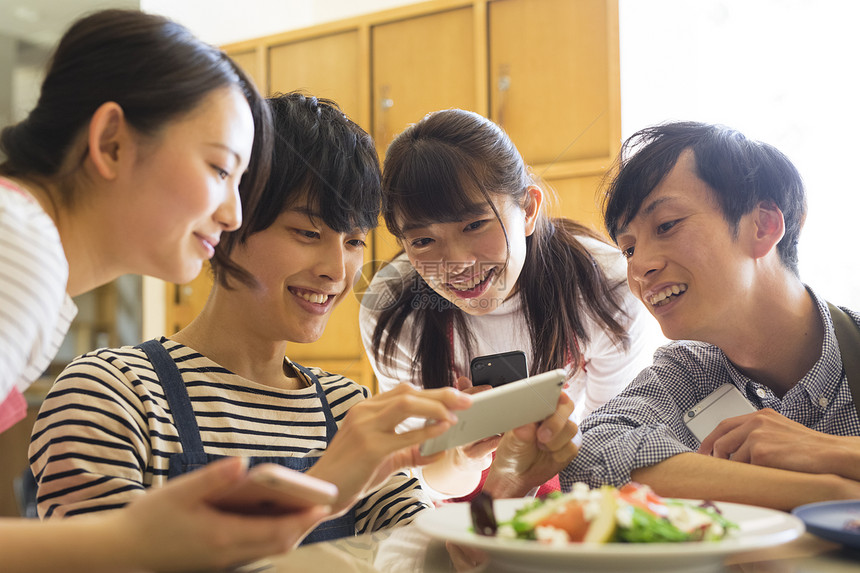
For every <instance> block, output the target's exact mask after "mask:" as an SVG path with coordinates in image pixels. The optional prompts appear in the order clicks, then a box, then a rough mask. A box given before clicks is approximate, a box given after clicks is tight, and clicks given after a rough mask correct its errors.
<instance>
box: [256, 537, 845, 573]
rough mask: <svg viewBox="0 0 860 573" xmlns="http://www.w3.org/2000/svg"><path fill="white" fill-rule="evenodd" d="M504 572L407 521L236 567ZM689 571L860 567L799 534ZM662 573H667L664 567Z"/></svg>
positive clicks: (820, 572)
mask: <svg viewBox="0 0 860 573" xmlns="http://www.w3.org/2000/svg"><path fill="white" fill-rule="evenodd" d="M476 557H477V556H476ZM477 558H479V559H480V558H481V557H477ZM570 565H571V567H570V568H566V569H565V570H568V571H573V570H576V571H577V573H587V572H585V571H583V570H582V569H581V568H575V569H574V567H575V563H571V564H570ZM503 570H504V571H523V569H522V568H517V569H514V568H511V567H510V566H506V565H505V563H502V562H496V561H491V560H489V558H487V557H486V556H484V557H483V561H482V562H481V563H480V564H478V565H477V566H470V565H464V564H462V563H460V564H458V566H455V565H454V563H453V562H452V560H451V557H450V555H449V552H448V550H447V549H446V548H445V545H444V543H442V542H440V541H437V540H434V539H432V538H430V537H428V536H427V535H426V534H424V533H423V532H421V531H419V530H418V529H417V528H416V527H415V526H414V525H407V526H404V527H400V528H396V529H392V530H389V531H386V532H380V533H375V534H370V535H360V536H357V537H352V538H347V539H339V540H337V541H331V542H325V543H316V544H312V545H307V546H303V547H300V548H298V549H296V550H294V551H292V552H290V553H287V554H284V555H279V556H276V557H272V558H270V559H266V560H263V561H259V562H256V563H253V564H250V565H247V566H245V567H242V568H241V569H240V570H239V571H241V573H268V572H279V571H284V572H286V571H335V572H338V573H341V572H356V573H365V572H368V573H372V572H380V573H397V572H404V573H406V572H410V573H413V572H414V573H422V572H423V573H450V572H469V573H490V572H496V571H503ZM529 570H530V571H532V570H533V571H550V570H551V569H529ZM694 570H695V571H696V573H699V572H703V571H709V572H714V573H842V572H845V573H847V572H849V571H850V572H852V573H857V572H858V571H860V551H857V550H852V549H848V548H843V547H842V546H841V545H838V544H836V543H832V542H829V541H825V540H823V539H821V538H818V537H816V536H814V535H812V534H810V533H804V534H803V535H802V536H801V537H800V538H798V539H796V540H794V541H792V542H790V543H786V544H783V545H779V546H775V547H770V548H767V549H760V550H756V551H748V552H744V553H738V554H735V555H731V556H729V557H728V558H727V559H725V560H724V561H723V563H722V564H717V565H713V566H711V565H709V566H708V567H706V568H705V569H702V568H701V566H700V567H699V568H696V569H694ZM607 571H609V569H607ZM616 571H618V570H616ZM689 571H693V569H691V570H689ZM661 573H668V572H667V571H665V570H664V571H661Z"/></svg>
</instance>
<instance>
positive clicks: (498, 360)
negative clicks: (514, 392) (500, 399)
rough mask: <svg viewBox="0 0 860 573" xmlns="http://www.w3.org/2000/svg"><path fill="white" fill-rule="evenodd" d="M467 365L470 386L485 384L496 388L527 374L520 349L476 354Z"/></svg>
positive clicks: (523, 353)
mask: <svg viewBox="0 0 860 573" xmlns="http://www.w3.org/2000/svg"><path fill="white" fill-rule="evenodd" d="M469 366H470V367H469V370H470V372H471V376H472V386H481V385H484V384H486V385H489V386H492V387H493V388H496V387H498V386H503V385H504V384H507V383H508V382H513V381H514V380H522V379H523V378H527V377H528V375H529V369H528V365H527V364H526V353H525V352H523V351H522V350H514V351H512V352H502V353H500V354H490V355H488V356H478V357H477V358H473V359H472V361H471V363H470V364H469Z"/></svg>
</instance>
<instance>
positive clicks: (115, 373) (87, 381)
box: [30, 339, 428, 532]
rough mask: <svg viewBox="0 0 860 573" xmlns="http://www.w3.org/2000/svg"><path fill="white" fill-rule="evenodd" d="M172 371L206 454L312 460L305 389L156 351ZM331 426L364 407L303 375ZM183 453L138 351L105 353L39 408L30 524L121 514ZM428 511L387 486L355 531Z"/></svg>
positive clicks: (368, 504)
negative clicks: (34, 519) (34, 514)
mask: <svg viewBox="0 0 860 573" xmlns="http://www.w3.org/2000/svg"><path fill="white" fill-rule="evenodd" d="M162 344H164V346H165V348H166V349H167V350H168V352H170V355H171V357H172V358H173V360H174V361H175V362H176V364H177V366H178V367H179V371H180V374H181V376H182V379H183V382H184V383H185V387H186V389H187V391H188V395H189V399H190V401H191V404H192V408H193V409H194V414H195V417H196V419H197V423H198V425H199V427H200V435H201V439H202V441H203V447H204V450H205V451H206V453H209V454H213V455H219V456H245V457H252V456H253V457H258V458H270V457H319V456H321V455H323V453H324V452H325V447H326V441H325V440H326V421H325V415H324V413H323V410H322V408H320V402H319V399H318V397H317V394H316V392H315V391H314V389H313V388H312V387H311V388H301V389H296V390H286V389H277V388H272V387H269V386H264V385H260V384H256V383H254V382H253V381H251V380H247V379H245V378H242V377H241V376H238V375H236V374H233V373H232V372H230V371H229V370H227V369H225V368H223V367H221V366H220V365H218V364H216V363H214V362H212V361H211V360H209V359H208V358H206V357H205V356H202V355H201V354H199V353H197V352H195V351H194V350H192V349H190V348H188V347H185V346H183V345H181V344H177V343H175V342H173V341H170V340H167V339H162ZM311 370H312V371H313V372H314V373H315V374H316V375H317V376H318V377H319V379H320V384H321V385H322V387H323V391H324V392H325V396H326V400H327V402H328V403H329V406H330V407H331V411H332V415H333V416H334V419H335V422H336V423H338V424H340V423H341V422H342V420H343V418H344V417H345V416H346V415H347V414H348V411H349V409H350V408H351V407H352V406H354V405H355V404H357V403H358V402H359V401H361V400H363V399H365V398H367V397H368V395H369V392H368V390H367V388H365V387H363V386H360V385H359V384H356V383H355V382H353V381H352V380H349V379H347V378H344V377H343V376H338V375H333V374H329V373H327V372H323V371H322V370H319V369H316V368H312V369H311ZM181 451H182V446H181V443H180V439H179V432H178V430H177V428H176V425H175V423H174V419H173V412H172V411H171V410H170V407H169V404H168V403H167V401H166V398H165V396H164V392H163V390H162V388H161V386H160V384H159V383H158V381H157V377H156V375H155V373H154V371H153V370H152V366H151V364H150V363H149V362H148V361H147V360H146V357H145V355H144V354H143V352H142V351H141V350H139V349H137V348H129V347H126V348H120V349H113V350H110V349H102V350H98V351H95V352H92V353H89V354H86V355H84V356H81V357H79V358H78V359H76V360H75V361H74V362H73V363H72V364H71V365H69V366H68V367H67V368H66V370H65V371H64V372H63V373H62V375H61V376H60V378H58V379H57V381H56V383H55V384H54V386H53V388H52V389H51V391H50V392H49V394H48V397H47V398H46V400H45V402H44V403H43V406H42V410H41V411H40V413H39V416H38V419H37V421H36V424H35V427H34V431H33V435H32V440H31V443H30V464H31V468H32V470H33V473H34V475H35V476H36V478H37V482H38V505H39V514H40V515H41V516H43V517H58V516H67V517H71V516H75V515H81V514H86V513H90V512H93V511H102V510H106V509H112V508H115V507H119V506H121V505H124V504H125V503H128V502H129V501H131V499H133V497H134V496H136V495H139V494H140V493H141V492H143V491H144V489H145V488H148V487H161V486H163V485H164V484H165V482H166V481H167V477H168V468H169V461H170V458H171V456H173V455H175V454H177V453H180V452H181ZM427 506H428V500H427V499H426V497H424V495H423V492H422V491H421V490H420V488H418V486H417V484H416V483H415V480H414V479H411V478H407V476H405V475H403V474H395V475H393V476H392V477H391V478H390V479H389V480H388V481H387V482H386V483H384V484H383V485H382V486H381V487H380V488H379V489H378V490H376V491H374V492H373V493H371V494H370V495H369V496H367V497H366V498H365V499H362V500H361V501H360V502H359V503H358V505H357V506H356V514H357V517H358V519H357V521H356V531H357V532H364V531H375V530H377V529H382V528H386V527H391V526H393V525H395V524H401V523H406V522H408V521H409V520H411V519H412V517H413V516H414V515H415V513H416V512H418V511H420V510H422V509H424V508H425V507H427Z"/></svg>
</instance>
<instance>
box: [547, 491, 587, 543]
mask: <svg viewBox="0 0 860 573" xmlns="http://www.w3.org/2000/svg"><path fill="white" fill-rule="evenodd" d="M535 526H536V527H541V526H544V527H547V526H548V527H555V528H556V529H561V530H562V531H565V532H566V533H567V536H568V537H569V538H570V540H571V541H582V540H583V539H584V538H585V534H586V532H588V522H587V521H586V520H585V514H584V513H583V511H582V505H581V504H580V503H579V502H577V501H570V502H568V503H567V504H565V506H564V508H562V509H561V511H557V512H555V513H553V514H552V515H550V516H548V517H545V518H544V519H542V520H541V521H539V522H538V523H536V524H535Z"/></svg>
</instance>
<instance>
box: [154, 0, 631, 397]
mask: <svg viewBox="0 0 860 573" xmlns="http://www.w3.org/2000/svg"><path fill="white" fill-rule="evenodd" d="M224 49H225V50H226V51H227V53H229V54H231V56H233V57H234V58H235V59H236V61H237V62H238V63H239V65H241V66H242V67H243V68H244V69H246V70H247V71H248V72H249V73H250V74H251V76H252V77H253V78H254V80H255V81H256V82H257V84H258V85H259V86H260V88H261V91H263V92H265V93H268V94H271V93H274V92H286V91H291V90H294V89H304V90H306V91H308V92H309V93H311V94H313V95H317V96H321V97H327V98H330V99H334V100H335V101H337V102H338V103H339V104H340V105H341V107H342V108H343V109H344V111H345V112H346V113H347V114H348V115H349V116H350V117H351V118H352V119H353V120H354V121H356V122H357V123H358V124H359V125H361V126H363V127H364V128H365V129H366V130H368V132H369V133H370V134H371V135H373V137H374V138H375V140H376V143H377V149H378V151H379V155H380V158H384V155H385V149H386V147H387V146H388V144H389V143H390V142H391V139H392V138H393V137H394V136H395V135H397V134H398V133H399V132H400V131H402V130H403V129H404V128H405V127H406V126H407V125H409V124H410V123H414V122H415V121H418V120H419V119H421V118H422V117H423V116H424V115H425V114H427V113H429V112H431V111H436V110H439V109H445V108H450V107H460V108H465V109H470V110H472V111H475V112H478V113H480V114H482V115H485V116H487V117H490V118H491V119H493V120H494V121H496V122H497V123H499V124H500V125H501V126H502V127H504V128H505V130H506V131H507V132H508V133H509V134H510V135H511V138H512V139H513V141H514V143H515V144H516V145H517V147H518V148H519V149H520V151H521V152H522V154H523V156H524V158H525V160H526V162H527V163H528V164H529V165H530V166H531V167H532V170H533V172H534V173H535V174H536V175H539V176H540V177H541V178H542V179H543V180H545V181H546V182H547V183H548V184H549V185H550V186H551V187H552V188H553V189H554V190H555V191H556V193H557V195H558V202H557V204H556V205H555V206H554V208H553V209H552V213H553V214H555V215H560V216H566V217H571V218H574V219H577V220H579V221H582V222H584V223H586V224H588V225H590V226H592V227H593V228H595V229H597V230H601V229H602V226H601V225H600V223H599V221H600V219H599V213H600V212H599V205H598V202H597V195H596V194H597V190H598V185H599V183H600V181H601V179H602V177H603V174H604V173H605V171H606V169H607V168H608V167H609V165H611V163H612V161H613V160H614V157H615V154H616V153H617V151H618V148H619V145H620V138H621V127H620V124H621V108H620V79H619V60H618V1H617V0H433V1H430V2H421V3H418V4H412V5H406V6H402V7H399V8H394V9H391V10H385V11H382V12H378V13H374V14H367V15H363V16H357V17H355V18H350V19H347V20H342V21H338V22H330V23H326V24H322V25H320V26H315V27H312V28H307V29H303V30H295V31H290V32H285V33H283V34H278V35H274V36H267V37H264V38H258V39H255V40H249V41H246V42H241V43H237V44H232V45H229V46H225V47H224ZM398 248H399V247H398V245H397V244H396V242H395V241H394V239H393V238H392V237H391V236H390V235H389V234H388V233H387V231H386V230H385V229H384V227H380V228H379V229H377V230H376V231H375V232H374V233H373V236H372V237H371V249H370V252H369V253H368V259H367V264H366V268H367V269H368V270H367V272H366V273H365V276H366V277H367V276H370V275H371V274H372V272H373V271H374V270H376V269H377V268H378V267H379V265H380V261H384V260H387V259H389V258H390V257H391V256H392V255H393V254H394V253H395V252H396V251H397V250H398ZM200 280H201V279H198V281H200ZM205 290H206V287H205V285H203V286H201V287H200V288H199V289H198V287H197V286H192V288H191V289H190V290H182V289H180V290H179V291H174V293H173V297H172V299H171V296H170V293H168V306H170V305H173V306H182V305H184V306H183V308H182V309H181V311H180V312H178V313H177V312H174V314H173V315H172V316H173V317H174V318H173V320H172V322H169V323H168V324H169V325H170V324H174V325H176V326H178V325H180V323H181V322H183V321H184V320H187V319H188V318H190V317H191V316H193V314H194V313H195V310H194V309H193V308H192V307H194V306H195V305H199V306H200V307H202V304H203V302H205V297H201V296H199V295H197V294H195V293H198V291H200V292H205ZM358 290H359V292H360V290H361V289H358ZM177 301H178V302H177ZM358 304H359V303H358V296H356V297H354V298H349V299H347V300H346V301H344V302H343V303H342V305H341V307H340V308H338V309H337V310H335V312H334V315H333V317H332V319H331V321H330V323H329V326H328V328H327V329H326V332H325V335H324V336H323V337H322V338H321V339H320V340H319V341H317V342H315V343H313V344H306V345H290V346H289V347H288V354H289V355H290V357H291V358H294V359H296V360H297V361H299V362H302V363H305V364H307V365H311V366H320V367H322V368H326V369H328V370H331V371H333V372H339V373H343V374H345V375H347V376H350V377H351V378H353V379H355V380H357V381H358V382H361V383H363V384H366V385H367V386H370V387H371V388H374V387H375V385H374V383H373V377H372V372H371V370H370V367H369V365H368V363H367V359H366V357H365V356H364V351H363V349H362V346H361V341H360V336H359V332H358V323H357V312H358ZM170 312H171V310H170V309H168V314H170ZM182 313H184V314H182Z"/></svg>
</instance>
